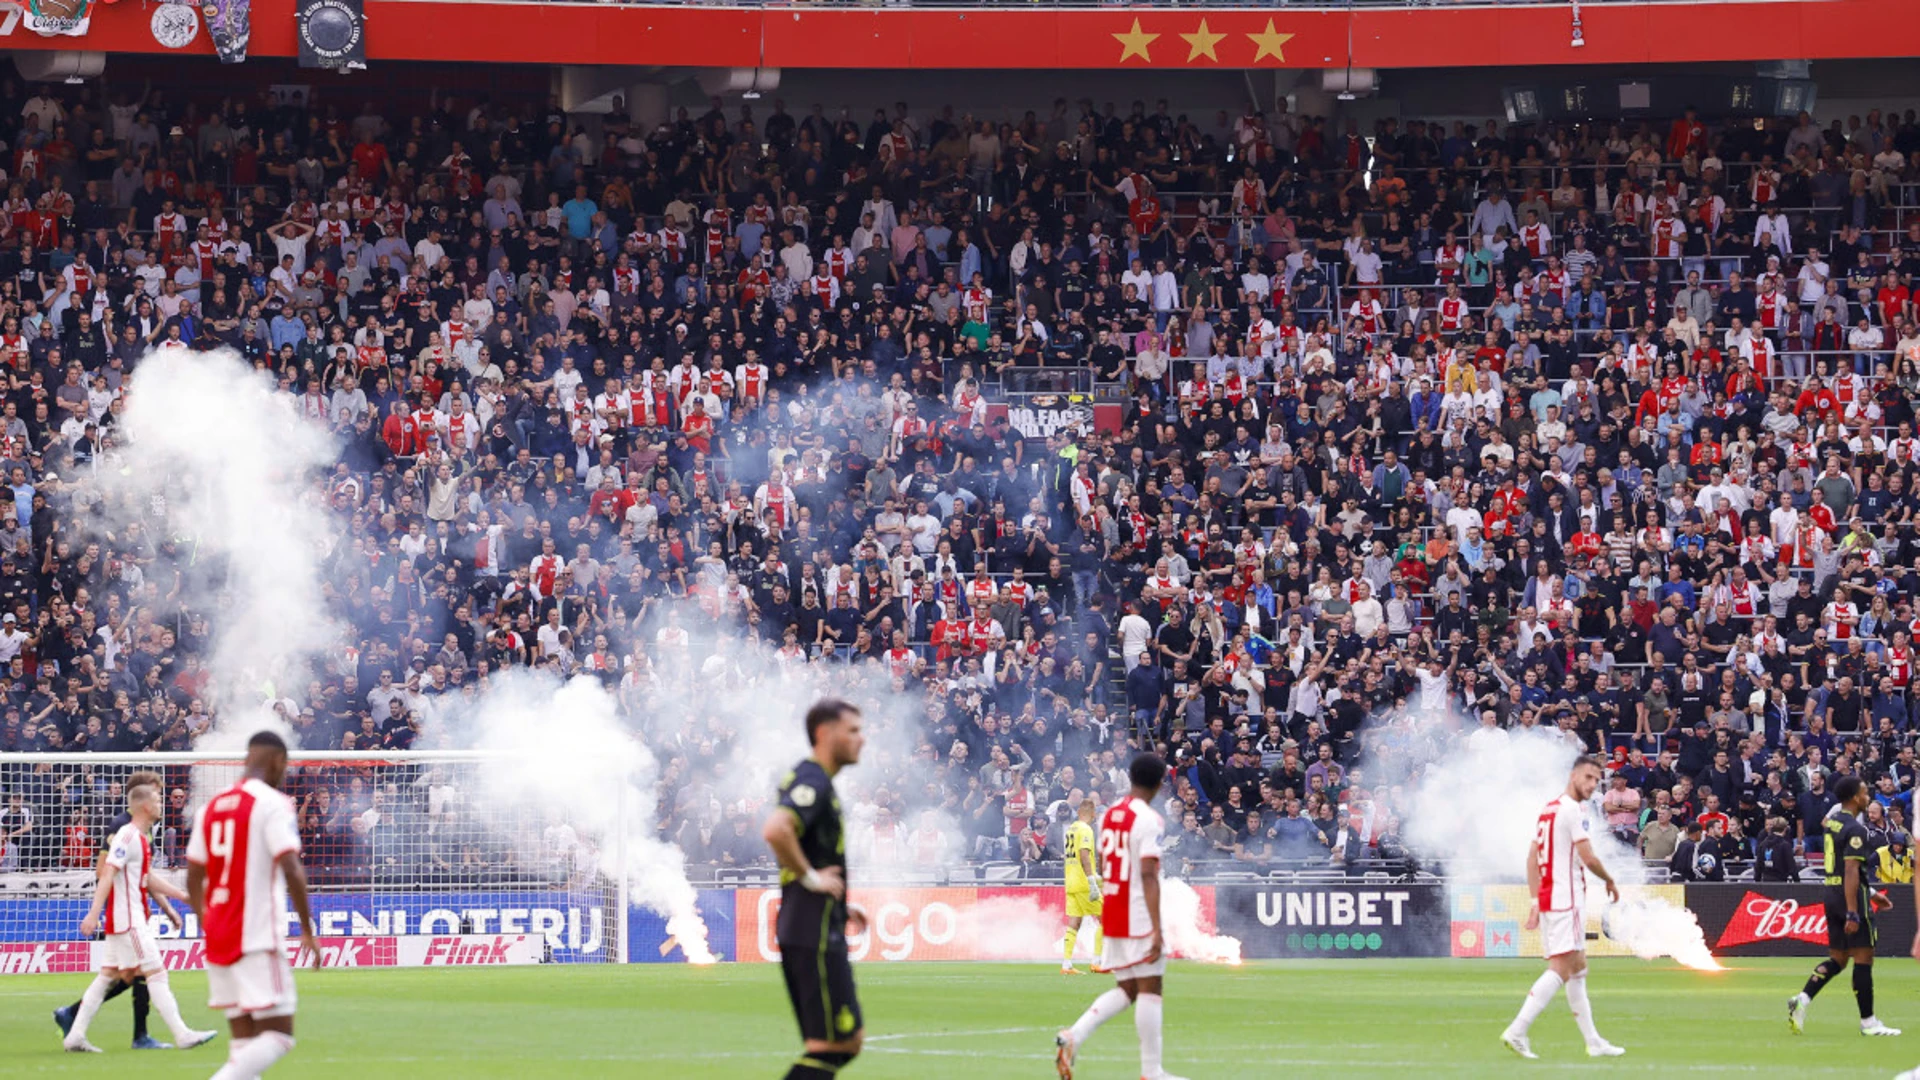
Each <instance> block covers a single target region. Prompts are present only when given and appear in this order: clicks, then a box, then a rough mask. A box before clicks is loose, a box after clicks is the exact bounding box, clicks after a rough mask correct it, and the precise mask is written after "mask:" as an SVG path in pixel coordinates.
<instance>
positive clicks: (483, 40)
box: [6, 0, 1920, 70]
mask: <svg viewBox="0 0 1920 1080" xmlns="http://www.w3.org/2000/svg"><path fill="white" fill-rule="evenodd" d="M294 8H295V3H294V0H254V2H253V4H252V11H251V21H252V41H251V44H250V46H249V51H250V53H251V54H252V55H255V56H263V57H285V56H293V55H295V54H296V51H297V50H296V43H295V36H294ZM1569 12H1570V8H1569V7H1566V6H1561V5H1528V6H1518V7H1501V6H1481V5H1473V6H1466V5H1462V6H1458V7H1449V6H1441V7H1431V8H1420V9H1394V8H1367V9H1354V10H1295V9H1285V10H1264V9H1234V8H1186V9H1180V10H1171V9H1167V8H1143V9H1137V10H1136V9H1129V8H1107V9H1099V10H1084V9H1052V8H1029V9H1012V10H1005V9H969V8H928V9H915V8H888V9H869V8H851V7H827V6H791V7H788V6H779V7H693V6H686V7H681V6H673V7H651V6H645V5H623V4H612V5H610V4H578V3H537V4H536V3H486V4H459V3H450V2H437V0H368V2H367V3H366V35H367V55H368V59H369V60H370V61H374V62H378V61H382V60H412V61H419V60H442V61H484V62H489V63H526V64H581V65H586V64H598V65H620V66H647V65H676V66H687V65H698V66H707V67H766V68H875V67H882V68H900V69H1048V68H1071V69H1082V70H1086V69H1103V68H1108V69H1111V68H1152V69H1161V70H1179V69H1193V70H1201V69H1208V68H1343V67H1356V68H1422V67H1454V66H1459V65H1462V64H1466V65H1475V66H1484V67H1501V66H1512V65H1538V64H1640V63H1698V62H1710V61H1728V60H1749V59H1753V58H1755V57H1796V58H1801V59H1813V60H1820V59H1842V58H1866V57H1909V56H1914V55H1920V7H1916V5H1914V4H1913V3H1912V2H1911V0H1771V2H1757V3H1700V4H1689V3H1673V4H1661V3H1649V4H1640V3H1631V4H1630V3H1603V4H1592V5H1588V6H1586V7H1585V8H1584V9H1583V10H1582V11H1581V15H1580V17H1581V20H1582V26H1583V33H1584V43H1583V44H1582V45H1581V46H1578V47H1576V46H1575V45H1574V44H1573V40H1572V38H1571V35H1570V34H1569V24H1570V19H1569ZM1869 27H1870V28H1872V29H1871V32H1863V30H1864V28H1869ZM6 44H7V46H8V47H10V48H14V49H76V48H77V49H87V50H96V51H104V52H112V53H165V52H168V51H170V50H167V49H164V48H162V47H161V46H160V45H159V44H158V43H157V42H156V41H155V40H154V35H153V32H152V30H151V29H150V10H149V8H148V6H147V5H143V4H137V3H132V2H128V0H122V2H120V3H116V4H102V5H100V6H99V7H97V8H96V9H95V11H94V13H93V19H92V25H91V27H90V29H89V30H88V32H87V33H86V34H84V35H82V36H77V37H51V38H50V37H41V36H39V35H36V34H33V33H30V32H28V31H27V30H25V29H24V28H16V29H14V31H13V32H12V33H11V35H9V36H8V37H7V39H6ZM178 51H181V52H186V53H203V54H211V53H212V51H213V49H212V46H211V45H210V44H209V43H208V41H207V39H206V37H205V36H204V35H200V36H197V37H196V38H195V40H194V41H192V42H191V43H190V44H188V45H187V46H186V47H185V48H184V49H182V50H178Z"/></svg>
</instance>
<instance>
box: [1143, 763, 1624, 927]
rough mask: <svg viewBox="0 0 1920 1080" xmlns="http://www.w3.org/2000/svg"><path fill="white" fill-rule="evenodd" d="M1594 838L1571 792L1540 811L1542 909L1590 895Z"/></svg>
mask: <svg viewBox="0 0 1920 1080" xmlns="http://www.w3.org/2000/svg"><path fill="white" fill-rule="evenodd" d="M1592 838H1593V825H1592V822H1591V821H1590V820H1589V818H1588V816H1587V808H1586V807H1585V806H1584V805H1582V804H1581V803H1579V802H1577V801H1576V800H1575V799H1574V797H1573V796H1571V795H1565V794H1563V795H1561V796H1560V797H1559V798H1557V799H1555V800H1553V801H1552V802H1550V803H1548V804H1547V808H1546V809H1545V810H1542V811H1540V822H1539V824H1538V825H1537V826H1536V827H1535V828H1534V833H1533V857H1534V861H1535V862H1537V863H1538V864H1539V866H1540V895H1539V896H1537V897H1535V899H1536V900H1537V901H1538V902H1539V904H1540V910H1541V911H1571V910H1575V909H1577V908H1579V907H1580V905H1581V903H1582V901H1584V900H1585V899H1586V895H1587V868H1586V865H1585V864H1584V863H1582V862H1581V861H1580V856H1579V855H1578V854H1576V853H1575V852H1574V850H1573V849H1574V845H1576V844H1578V843H1579V842H1580V841H1582V840H1591V839H1592ZM1109 933H1111V931H1109Z"/></svg>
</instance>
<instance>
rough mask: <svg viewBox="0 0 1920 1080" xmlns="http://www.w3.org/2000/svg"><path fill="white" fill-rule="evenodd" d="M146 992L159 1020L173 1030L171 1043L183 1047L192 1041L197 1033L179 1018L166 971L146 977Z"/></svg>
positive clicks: (178, 1005) (178, 1004)
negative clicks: (158, 1015)
mask: <svg viewBox="0 0 1920 1080" xmlns="http://www.w3.org/2000/svg"><path fill="white" fill-rule="evenodd" d="M147 994H148V996H149V997H151V998H152V999H153V1007H154V1010H155V1011H156V1012H158V1013H159V1014H160V1022H161V1023H163V1024H166V1025H167V1030H168V1031H171V1032H173V1044H174V1045H175V1046H179V1047H183V1048H184V1047H185V1046H186V1045H187V1044H188V1043H190V1042H192V1041H193V1039H194V1036H196V1035H197V1034H199V1033H198V1032H196V1031H194V1030H193V1029H192V1028H190V1027H188V1026H187V1022H186V1021H185V1020H182V1019H180V1003H179V1002H178V1001H176V1000H174V997H173V987H172V985H171V984H169V983H168V982H167V973H166V972H164V971H163V972H160V973H159V974H157V975H153V976H150V977H148V979H147Z"/></svg>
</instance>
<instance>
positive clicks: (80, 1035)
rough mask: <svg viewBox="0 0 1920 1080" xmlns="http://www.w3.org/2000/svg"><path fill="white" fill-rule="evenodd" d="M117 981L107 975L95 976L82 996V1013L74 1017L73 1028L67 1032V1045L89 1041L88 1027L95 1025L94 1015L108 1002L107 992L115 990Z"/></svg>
mask: <svg viewBox="0 0 1920 1080" xmlns="http://www.w3.org/2000/svg"><path fill="white" fill-rule="evenodd" d="M114 982H115V980H113V979H109V978H107V977H106V976H105V975H95V976H94V977H93V982H92V983H91V984H90V985H89V986H88V987H87V992H86V993H84V994H82V995H80V1011H79V1012H78V1013H76V1014H75V1015H74V1018H73V1027H72V1028H70V1029H68V1031H67V1039H66V1041H67V1044H68V1045H73V1044H75V1043H83V1042H86V1041H87V1025H89V1024H91V1023H93V1017H94V1014H95V1013H97V1012H99V1011H100V1005H101V1003H102V1002H104V1001H106V1000H107V991H109V990H111V989H113V984H114Z"/></svg>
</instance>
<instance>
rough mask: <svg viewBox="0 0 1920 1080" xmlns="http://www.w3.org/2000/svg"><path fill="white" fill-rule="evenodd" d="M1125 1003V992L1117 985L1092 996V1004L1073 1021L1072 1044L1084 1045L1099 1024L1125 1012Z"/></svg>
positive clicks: (1126, 1002)
mask: <svg viewBox="0 0 1920 1080" xmlns="http://www.w3.org/2000/svg"><path fill="white" fill-rule="evenodd" d="M1127 1005H1128V1001H1127V992H1126V991H1125V990H1122V989H1120V988H1119V987H1117V986H1116V987H1114V988H1113V989H1111V990H1109V991H1107V992H1106V993H1104V994H1101V995H1100V996H1099V997H1097V998H1094V999H1093V1004H1091V1005H1089V1006H1087V1011H1086V1012H1083V1013H1081V1014H1080V1019H1078V1020H1075V1021H1074V1022H1073V1028H1072V1031H1073V1043H1074V1045H1075V1046H1080V1045H1084V1044H1085V1043H1086V1041H1087V1039H1089V1038H1091V1037H1092V1035H1093V1033H1094V1032H1096V1031H1099V1030H1100V1025H1101V1024H1104V1023H1106V1022H1107V1021H1109V1020H1111V1019H1113V1018H1114V1017H1116V1016H1119V1015H1120V1014H1121V1013H1123V1012H1126V1011H1127Z"/></svg>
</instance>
